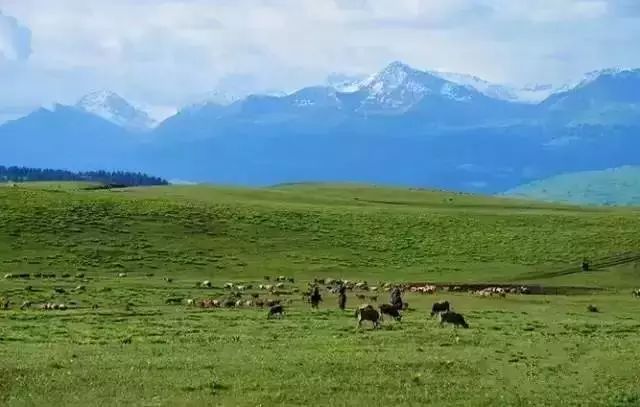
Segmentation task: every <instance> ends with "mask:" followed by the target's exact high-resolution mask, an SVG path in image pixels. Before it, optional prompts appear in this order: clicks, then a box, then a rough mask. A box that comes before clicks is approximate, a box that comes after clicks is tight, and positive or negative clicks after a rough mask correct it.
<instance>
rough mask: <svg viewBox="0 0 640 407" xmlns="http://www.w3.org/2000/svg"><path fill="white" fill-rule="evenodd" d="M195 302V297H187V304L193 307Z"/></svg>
mask: <svg viewBox="0 0 640 407" xmlns="http://www.w3.org/2000/svg"><path fill="white" fill-rule="evenodd" d="M194 304H195V301H194V300H193V298H187V305H188V306H190V307H193V305H194Z"/></svg>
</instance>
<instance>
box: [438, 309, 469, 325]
mask: <svg viewBox="0 0 640 407" xmlns="http://www.w3.org/2000/svg"><path fill="white" fill-rule="evenodd" d="M438 317H439V319H440V326H443V325H444V324H445V323H448V324H453V326H454V327H458V326H462V327H463V328H469V325H468V324H467V321H465V320H464V317H463V316H462V314H458V313H457V312H453V311H447V312H441V313H440V314H438Z"/></svg>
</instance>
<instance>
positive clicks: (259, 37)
mask: <svg viewBox="0 0 640 407" xmlns="http://www.w3.org/2000/svg"><path fill="white" fill-rule="evenodd" d="M0 10H2V11H3V13H4V15H3V16H0V21H5V22H4V25H7V23H6V21H10V22H13V24H12V26H13V27H17V28H16V29H17V30H18V31H19V32H21V33H22V36H18V37H11V38H14V40H12V41H9V42H7V40H6V38H9V37H8V36H6V35H5V34H4V31H2V30H3V28H1V27H3V25H2V24H3V23H2V22H0V53H2V54H3V55H4V54H10V55H11V56H10V58H12V59H13V60H22V61H23V63H21V64H16V63H13V64H12V66H11V67H5V68H3V72H1V74H2V75H0V88H2V89H6V88H7V87H9V88H11V89H12V90H13V91H14V92H17V93H14V96H11V95H8V94H4V92H3V95H0V105H1V104H3V103H9V102H8V99H9V98H12V97H13V98H15V99H17V100H16V101H15V104H16V105H18V104H19V105H24V104H25V103H27V104H30V103H34V102H36V101H37V102H38V103H50V102H52V101H54V100H60V101H62V102H70V101H73V100H74V99H75V98H77V97H79V96H80V95H81V94H83V93H85V92H88V91H90V90H93V89H96V88H109V89H113V90H115V91H117V92H119V93H122V94H123V95H124V96H125V97H128V98H130V99H133V100H134V101H137V102H139V103H143V104H147V105H154V106H162V107H165V106H172V105H179V104H181V103H183V102H184V101H186V100H189V98H190V97H191V96H192V95H195V94H202V93H203V92H206V91H209V90H213V89H216V88H222V90H226V91H233V90H237V91H240V92H247V91H259V90H266V89H269V90H273V89H282V90H292V89H295V88H297V87H300V86H304V85H306V84H312V83H316V82H319V81H321V80H323V78H324V77H325V76H326V75H327V74H329V73H330V72H336V71H338V72H346V73H355V72H357V73H368V72H372V71H374V70H377V69H379V68H381V67H382V66H383V65H384V64H386V63H387V62H389V61H391V60H397V59H398V60H403V61H406V62H407V63H409V64H412V65H415V66H416V67H419V68H430V69H446V70H448V71H458V72H465V73H473V74H476V75H479V76H482V77H485V78H487V79H490V80H494V81H506V82H520V83H525V82H532V81H534V80H540V81H554V82H560V81H564V80H568V79H570V78H572V77H574V76H577V75H579V74H581V73H582V72H585V71H590V70H593V69H598V68H601V67H605V66H610V65H624V66H640V54H639V53H638V52H637V44H638V43H639V41H640V20H638V17H639V16H640V7H637V6H636V0H393V1H391V0H109V1H104V0H56V1H51V0H0ZM9 15H10V16H13V17H15V18H13V17H6V16H9ZM9 25H11V24H9ZM26 27H29V29H27V28H26ZM29 30H30V31H31V32H32V33H33V34H32V36H33V38H32V41H31V46H30V47H28V46H27V47H24V39H25V38H27V37H28V36H25V35H26V33H29ZM18 31H16V32H18ZM15 38H22V39H23V40H22V41H23V42H22V43H20V42H19V41H18V42H16V40H15ZM17 43H20V44H22V47H20V46H16V45H15V44H17ZM6 44H12V45H11V46H10V47H9V46H7V45H6ZM31 48H33V54H32V55H31V56H30V57H29V58H28V60H26V61H25V59H27V58H26V57H28V56H29V53H30V51H26V50H30V49H31ZM6 49H11V53H10V52H9V51H7V50H6ZM16 50H21V52H18V51H16ZM5 57H6V56H5ZM6 58H7V57H6ZM18 65H19V66H18ZM18 99H19V100H18Z"/></svg>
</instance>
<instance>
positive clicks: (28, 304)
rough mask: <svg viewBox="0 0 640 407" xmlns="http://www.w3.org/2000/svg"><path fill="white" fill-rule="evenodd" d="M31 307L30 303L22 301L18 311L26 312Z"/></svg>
mask: <svg viewBox="0 0 640 407" xmlns="http://www.w3.org/2000/svg"><path fill="white" fill-rule="evenodd" d="M31 305H32V304H31V301H24V302H23V303H22V305H21V306H20V309H21V310H23V311H24V310H26V309H29V308H31Z"/></svg>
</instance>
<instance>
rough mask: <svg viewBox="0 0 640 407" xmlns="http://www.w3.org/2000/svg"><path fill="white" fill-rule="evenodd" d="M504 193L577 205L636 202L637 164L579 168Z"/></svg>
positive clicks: (639, 188)
mask: <svg viewBox="0 0 640 407" xmlns="http://www.w3.org/2000/svg"><path fill="white" fill-rule="evenodd" d="M504 195H507V196H514V197H519V198H529V199H538V200H542V201H549V202H565V203H573V204H581V205H605V206H606V205H618V206H621V205H628V206H638V205H640V167H631V166H627V167H619V168H611V169H608V170H602V171H582V172H574V173H568V174H562V175H558V176H555V177H551V178H547V179H543V180H539V181H534V182H531V183H529V184H525V185H522V186H519V187H517V188H514V189H512V190H510V191H507V192H506V193H505V194H504Z"/></svg>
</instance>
